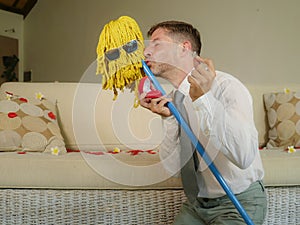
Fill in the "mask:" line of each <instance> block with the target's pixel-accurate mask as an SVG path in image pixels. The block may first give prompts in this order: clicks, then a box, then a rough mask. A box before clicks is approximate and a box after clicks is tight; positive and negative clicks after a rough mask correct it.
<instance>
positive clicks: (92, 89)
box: [0, 82, 300, 198]
mask: <svg viewBox="0 0 300 225" xmlns="http://www.w3.org/2000/svg"><path fill="white" fill-rule="evenodd" d="M164 86H165V87H166V89H167V90H168V89H169V88H170V87H169V85H167V84H164ZM247 87H248V88H249V90H250V92H251V94H252V96H253V102H254V117H255V123H256V126H257V129H258V131H259V141H260V144H262V145H263V144H264V143H265V142H266V136H267V134H266V132H267V125H266V113H265V109H264V105H263V97H262V95H263V93H267V92H271V91H281V90H283V88H285V87H287V86H281V85H278V86H274V85H272V86H271V85H270V86H265V85H262V86H260V85H247ZM299 87H300V85H297V84H292V85H289V86H288V88H290V89H291V90H297V89H298V90H299ZM6 91H9V92H12V93H14V94H17V95H20V96H29V95H34V94H35V93H37V92H41V93H43V95H44V96H46V97H47V98H48V99H50V100H52V101H54V102H56V103H57V109H58V120H59V126H60V129H61V133H62V136H63V137H64V142H65V145H66V148H67V149H68V153H66V154H63V155H58V156H56V155H51V154H49V153H37V152H26V154H18V153H17V152H0V188H2V189H3V190H4V189H12V188H14V189H15V188H16V189H23V188H30V189H63V190H65V189H68V190H95V189H96V190H107V189H110V190H113V189H115V190H119V189H126V190H132V189H133V190H141V189H147V190H170V189H171V190H174V191H176V190H178V189H181V182H180V179H179V178H174V177H169V175H168V174H167V173H166V171H165V170H164V168H163V166H162V165H161V163H160V162H159V157H158V154H157V152H156V150H157V146H159V143H160V142H161V139H162V136H163V132H162V127H161V121H160V118H159V117H158V116H156V115H154V114H152V113H151V112H149V111H147V110H145V109H143V108H142V107H138V108H133V102H134V95H133V94H132V93H131V92H129V91H127V90H125V92H124V93H120V94H119V96H118V98H117V100H116V101H113V100H112V98H113V95H112V93H111V92H110V91H103V90H101V87H100V84H97V83H59V82H53V83H48V82H47V83H22V82H12V83H4V84H2V86H1V89H0V96H1V98H4V97H5V92H6ZM118 149H120V150H121V152H119V153H118V152H117V150H118ZM78 150H80V151H78ZM113 150H115V152H112V151H113ZM132 150H135V151H132ZM139 150H141V151H139ZM147 150H153V151H147ZM101 151H108V153H105V154H101ZM113 153H114V154H113ZM260 154H261V156H262V160H263V165H264V168H265V177H264V183H265V185H266V186H288V187H290V186H298V185H300V166H299V163H300V153H299V151H297V152H295V153H290V154H289V153H287V152H286V151H283V150H282V149H277V150H274V149H272V150H269V149H263V150H261V151H260ZM183 198H184V197H183Z"/></svg>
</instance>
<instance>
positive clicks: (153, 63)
mask: <svg viewBox="0 0 300 225" xmlns="http://www.w3.org/2000/svg"><path fill="white" fill-rule="evenodd" d="M146 45H147V43H146ZM178 47H179V45H178V43H175V42H174V40H173V39H172V38H171V37H170V36H168V35H167V32H166V31H165V30H164V29H162V28H159V29H157V30H155V31H154V32H153V34H152V35H151V38H150V41H149V43H148V45H147V46H146V48H145V50H144V55H145V57H146V59H145V62H146V63H147V65H148V66H149V68H150V69H151V71H152V72H153V74H155V75H156V76H161V77H164V78H165V77H166V75H167V74H168V72H170V71H172V69H173V68H174V67H176V64H177V63H176V62H177V61H178V57H177V55H178V54H177V49H178Z"/></svg>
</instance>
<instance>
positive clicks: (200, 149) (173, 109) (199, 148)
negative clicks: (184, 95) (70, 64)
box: [142, 60, 254, 225]
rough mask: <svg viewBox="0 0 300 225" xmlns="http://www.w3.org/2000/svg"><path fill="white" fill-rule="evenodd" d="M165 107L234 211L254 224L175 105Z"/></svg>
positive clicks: (150, 76) (148, 70)
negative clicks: (201, 159)
mask: <svg viewBox="0 0 300 225" xmlns="http://www.w3.org/2000/svg"><path fill="white" fill-rule="evenodd" d="M142 65H143V69H144V71H145V73H146V75H147V76H148V78H149V79H150V80H151V82H152V83H153V85H154V86H155V88H156V89H157V90H159V91H160V92H161V93H162V95H166V92H165V90H164V89H163V88H162V86H161V85H160V83H159V82H158V81H157V79H156V78H155V76H154V75H153V73H152V72H151V70H150V69H149V67H148V66H147V64H146V63H145V61H143V60H142ZM167 107H168V108H169V110H170V111H171V112H172V114H173V115H174V116H175V118H176V120H177V121H178V123H179V124H180V125H181V127H182V128H183V129H184V131H185V132H186V134H187V136H188V137H189V138H190V140H191V142H192V143H193V145H194V147H195V148H196V149H197V151H198V152H199V154H200V155H201V157H202V158H203V159H204V161H205V163H206V164H207V165H208V168H209V169H210V170H211V172H212V173H213V174H214V176H215V177H216V179H217V180H218V182H219V183H220V185H221V186H222V188H223V189H224V191H225V193H226V194H227V196H228V197H229V199H230V200H231V201H232V203H233V204H234V206H235V207H236V209H237V210H238V212H239V213H240V214H241V216H242V217H243V219H244V220H245V222H246V224H248V225H254V223H253V222H252V220H251V218H250V217H249V215H248V214H247V212H246V211H245V209H244V208H243V207H242V205H241V204H240V202H239V201H238V199H237V198H236V196H235V195H234V193H233V192H232V191H231V189H230V188H229V186H228V185H227V183H226V181H225V180H224V178H223V177H222V175H221V174H220V172H219V171H218V169H217V168H216V166H215V165H214V163H213V162H212V161H211V159H210V157H209V156H208V154H205V150H204V148H203V146H202V145H201V143H200V142H199V140H198V138H197V137H196V136H195V135H194V133H193V132H192V130H191V128H190V127H189V125H188V124H187V123H186V121H185V120H184V119H183V118H182V116H181V115H180V113H179V111H178V110H177V108H176V107H175V105H174V104H173V103H172V102H168V103H167Z"/></svg>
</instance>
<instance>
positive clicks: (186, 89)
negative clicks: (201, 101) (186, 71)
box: [177, 76, 190, 96]
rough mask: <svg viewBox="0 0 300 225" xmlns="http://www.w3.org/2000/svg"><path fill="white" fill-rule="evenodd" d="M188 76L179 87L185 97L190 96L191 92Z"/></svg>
mask: <svg viewBox="0 0 300 225" xmlns="http://www.w3.org/2000/svg"><path fill="white" fill-rule="evenodd" d="M187 78H188V76H186V77H185V78H184V79H183V81H182V82H181V84H180V85H179V87H178V89H177V90H178V91H180V92H181V93H182V94H184V95H185V96H187V95H189V92H190V83H189V82H188V79H187Z"/></svg>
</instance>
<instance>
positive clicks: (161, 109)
mask: <svg viewBox="0 0 300 225" xmlns="http://www.w3.org/2000/svg"><path fill="white" fill-rule="evenodd" d="M170 101H171V99H169V98H166V97H165V96H162V97H160V98H146V97H143V95H141V96H140V104H141V106H143V107H144V108H146V109H149V110H151V111H152V112H153V113H156V114H158V115H161V116H164V117H168V116H171V115H172V113H171V111H170V110H169V108H168V107H167V106H166V103H167V102H170Z"/></svg>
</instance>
